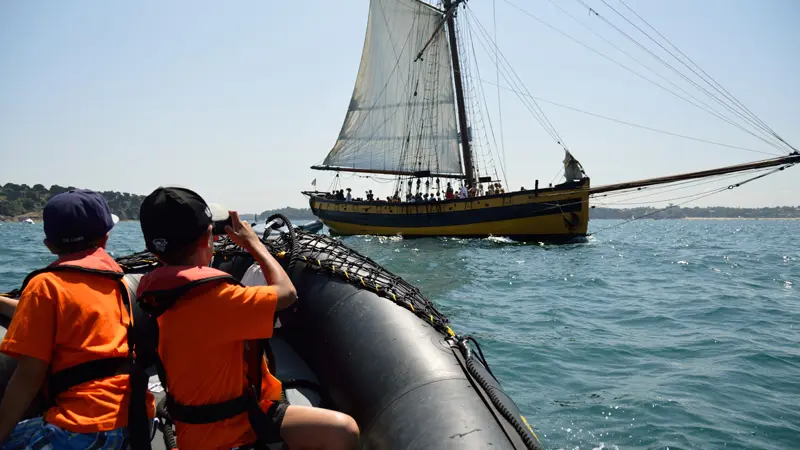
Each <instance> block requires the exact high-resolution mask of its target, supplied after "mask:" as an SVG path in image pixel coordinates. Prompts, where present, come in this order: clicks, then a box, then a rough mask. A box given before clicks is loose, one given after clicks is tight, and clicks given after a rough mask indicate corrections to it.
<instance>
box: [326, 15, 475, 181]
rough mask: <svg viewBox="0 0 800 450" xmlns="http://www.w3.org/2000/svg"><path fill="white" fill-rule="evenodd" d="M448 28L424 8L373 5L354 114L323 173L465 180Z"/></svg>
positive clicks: (351, 111) (352, 108)
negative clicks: (335, 171)
mask: <svg viewBox="0 0 800 450" xmlns="http://www.w3.org/2000/svg"><path fill="white" fill-rule="evenodd" d="M443 20H444V17H443V13H442V12H441V11H439V10H438V9H436V8H433V7H432V6H430V5H428V4H426V3H423V2H420V1H418V0H371V2H370V10H369V19H368V23H367V33H366V38H365V40H364V50H363V53H362V55H361V65H360V67H359V69H358V78H357V80H356V84H355V88H354V89H353V96H352V98H351V100H350V106H349V108H348V111H347V115H346V117H345V120H344V124H343V125H342V129H341V132H340V133H339V138H338V140H337V141H336V145H334V147H333V149H332V150H331V151H330V153H328V156H327V157H326V158H325V161H324V162H323V164H322V166H315V167H314V168H315V169H323V170H325V169H327V170H345V171H347V170H350V171H357V172H368V173H389V174H399V175H403V174H408V175H411V174H420V173H430V174H431V175H443V176H447V175H451V176H456V175H457V176H460V175H461V174H463V170H462V167H461V155H460V151H459V144H458V143H459V137H458V128H457V124H456V110H455V97H454V95H453V82H452V66H451V61H450V54H449V48H448V43H447V38H446V32H445V28H444V27H443V26H442V22H443ZM426 44H427V46H426ZM420 52H422V53H421V54H420Z"/></svg>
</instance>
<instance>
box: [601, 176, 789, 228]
mask: <svg viewBox="0 0 800 450" xmlns="http://www.w3.org/2000/svg"><path fill="white" fill-rule="evenodd" d="M793 165H794V164H787V165H785V166H781V167H778V168H775V169H772V170H770V171H768V172H766V173H762V174H760V175H756V176H754V177H752V178H748V179H747V180H744V181H741V182H739V183H735V184H731V185H728V186H727V187H725V186H723V187H721V188H715V189H712V190H710V191H706V192H701V193H699V194H697V195H696V196H694V198H691V199H689V200H686V201H685V202H681V203H678V204H676V205H669V206H667V207H665V208H661V209H659V210H656V211H652V212H649V213H647V214H643V215H641V216H639V217H634V218H632V219H628V220H625V221H623V222H620V223H617V224H614V225H611V226H608V227H605V228H601V229H599V230H597V231H595V232H593V233H588V234H587V236H594V235H595V234H597V233H600V232H603V231H607V230H611V229H614V228H618V227H621V226H622V225H626V224H628V223H630V222H633V221H635V220H640V219H644V218H647V217H650V216H653V215H656V214H658V213H660V212H663V211H666V210H669V209H672V208H676V207H679V206H682V205H685V204H687V203H690V202H693V201H695V200H700V199H703V198H706V197H709V196H711V195H714V194H719V193H720V192H725V191H727V190H733V189H736V188H737V187H740V186H743V185H745V184H747V183H750V182H752V181H755V180H758V179H760V178H764V177H766V176H767V175H772V174H774V173H777V172H780V171H782V170H784V169H787V168H789V167H792V166H793ZM684 198H686V197H684Z"/></svg>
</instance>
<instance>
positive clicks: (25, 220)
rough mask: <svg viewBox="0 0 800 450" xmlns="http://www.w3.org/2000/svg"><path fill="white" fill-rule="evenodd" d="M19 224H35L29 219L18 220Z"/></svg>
mask: <svg viewBox="0 0 800 450" xmlns="http://www.w3.org/2000/svg"><path fill="white" fill-rule="evenodd" d="M20 222H22V223H36V222H34V221H33V219H31V218H30V217H28V218H27V219H23V220H20Z"/></svg>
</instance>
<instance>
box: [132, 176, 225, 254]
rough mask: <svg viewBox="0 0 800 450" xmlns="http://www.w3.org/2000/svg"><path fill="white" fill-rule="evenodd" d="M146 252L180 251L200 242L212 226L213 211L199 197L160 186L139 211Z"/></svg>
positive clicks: (176, 188) (189, 192) (146, 198)
mask: <svg viewBox="0 0 800 450" xmlns="http://www.w3.org/2000/svg"><path fill="white" fill-rule="evenodd" d="M139 220H140V222H141V225H142V234H144V240H145V245H146V246H147V250H149V251H151V252H152V253H154V254H156V255H161V254H165V253H173V252H176V251H180V250H182V249H184V248H186V247H187V246H189V245H191V244H192V243H194V242H195V241H197V240H198V239H199V238H200V236H202V235H203V233H205V232H206V231H207V230H208V226H209V225H211V223H212V214H211V208H210V207H209V205H208V204H207V203H206V202H205V200H203V198H202V197H200V195H198V194H197V193H196V192H194V191H191V190H189V189H184V188H179V187H160V188H158V189H156V190H155V191H153V193H151V194H150V195H148V196H147V197H145V199H144V201H143V202H142V206H141V208H139Z"/></svg>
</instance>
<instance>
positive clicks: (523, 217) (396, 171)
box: [303, 0, 800, 241]
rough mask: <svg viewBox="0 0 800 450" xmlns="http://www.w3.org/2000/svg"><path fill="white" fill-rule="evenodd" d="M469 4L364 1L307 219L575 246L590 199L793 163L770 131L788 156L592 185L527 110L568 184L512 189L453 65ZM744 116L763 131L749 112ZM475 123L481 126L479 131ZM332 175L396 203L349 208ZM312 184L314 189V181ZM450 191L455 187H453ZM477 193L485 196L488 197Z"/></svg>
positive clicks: (340, 227)
mask: <svg viewBox="0 0 800 450" xmlns="http://www.w3.org/2000/svg"><path fill="white" fill-rule="evenodd" d="M465 3H466V2H465V1H464V0H442V1H441V2H439V4H440V6H439V5H433V4H429V3H426V2H422V1H419V0H371V2H370V10H369V18H368V21H367V31H366V38H365V41H364V47H363V51H362V55H361V64H360V67H359V70H358V77H357V79H356V83H355V88H354V89H353V95H352V98H351V100H350V104H349V107H348V110H347V114H346V116H345V119H344V124H343V125H342V128H341V131H340V133H339V136H338V139H337V141H336V144H335V145H334V146H333V149H332V150H330V152H329V153H328V155H327V156H326V158H325V160H324V161H323V162H322V164H319V165H315V166H312V167H311V168H312V169H315V170H328V171H335V172H337V175H336V177H337V178H336V179H335V181H334V185H333V188H334V192H332V193H331V192H321V191H318V190H315V191H304V192H303V194H304V195H306V196H307V197H308V198H309V204H310V207H311V211H312V213H313V214H314V215H315V216H317V217H318V218H319V219H320V220H322V222H323V223H324V224H325V225H327V226H328V228H330V230H331V232H333V233H335V234H339V235H358V234H373V235H388V236H392V235H397V234H400V235H403V236H455V237H487V236H490V235H492V236H505V237H510V238H513V239H519V240H548V241H557V240H570V239H572V238H576V237H582V236H586V234H587V226H588V222H589V209H590V206H589V198H590V196H601V195H602V196H604V195H607V193H609V192H614V191H628V192H631V191H636V190H640V189H643V188H645V187H648V186H655V185H660V184H667V183H677V182H681V181H686V180H695V179H700V178H706V177H718V176H722V175H725V174H730V173H736V172H748V171H754V170H758V169H765V168H769V167H778V168H777V169H775V170H776V171H777V170H782V169H784V168H787V167H789V166H791V165H794V164H796V163H798V162H800V153H798V152H797V150H796V149H795V148H794V147H792V146H791V145H789V144H788V143H786V142H785V141H784V140H783V139H782V138H780V136H778V135H777V134H775V133H774V132H772V134H773V135H774V136H771V137H770V138H775V139H777V140H778V141H779V144H780V145H781V148H782V149H788V151H789V154H788V155H786V156H781V157H777V158H772V159H767V160H761V161H755V162H751V163H747V164H739V165H735V166H727V167H721V168H717V169H712V170H704V171H698V172H692V173H684V174H677V175H671V176H664V177H658V178H650V179H645V180H638V181H631V182H626V183H617V184H612V185H606V186H597V187H590V185H589V177H588V176H587V175H586V173H585V172H584V169H583V167H582V166H581V164H580V163H579V162H578V160H577V159H576V158H575V157H573V155H572V154H571V152H570V150H569V149H568V148H567V146H566V145H565V144H563V142H562V140H561V139H560V136H559V135H558V133H557V132H555V129H554V128H553V125H552V124H551V123H550V121H549V120H547V118H546V117H545V116H544V112H543V111H542V110H541V109H540V108H539V110H538V111H533V110H532V111H531V112H532V113H534V112H535V113H534V117H536V118H537V120H538V121H539V123H540V124H542V126H543V127H544V128H545V130H546V131H548V133H549V134H550V135H551V136H552V137H553V139H554V141H555V142H556V145H557V146H558V147H559V148H560V149H562V150H563V151H564V154H565V157H564V161H563V165H564V167H563V172H562V173H563V174H564V180H563V182H562V183H561V184H556V185H552V184H549V185H547V186H542V187H541V188H540V187H539V181H538V180H536V182H535V187H534V189H525V188H522V189H520V190H519V191H514V192H511V191H510V189H508V187H509V186H507V185H506V184H505V183H504V182H503V180H502V179H501V177H500V176H499V175H498V171H497V170H496V169H495V167H494V165H493V163H492V160H491V159H488V158H487V157H486V156H485V155H484V153H486V152H485V149H482V148H481V146H480V145H478V144H479V143H480V138H479V136H477V135H478V133H479V132H480V131H478V130H479V129H480V128H481V127H482V125H481V124H482V122H481V121H480V120H476V117H472V116H476V115H477V114H478V113H477V112H476V104H475V99H471V98H470V94H474V92H470V89H473V88H474V87H475V85H476V84H478V83H480V81H481V80H480V79H478V80H476V79H472V78H474V76H473V77H471V76H470V73H471V72H470V70H469V64H463V62H462V61H460V60H459V56H461V57H464V56H469V54H468V52H466V53H467V54H466V55H465V54H464V52H463V47H464V42H465V39H464V38H461V37H460V36H459V32H463V30H464V28H465V24H464V23H461V24H460V27H456V20H457V16H458V15H459V14H464V13H469V12H470V10H469V9H468V8H467V9H463V10H459V7H461V6H464V5H465ZM590 12H594V11H592V10H590ZM459 22H461V21H460V20H459ZM468 22H472V20H469V21H468ZM469 26H472V25H469ZM466 42H467V43H469V41H468V40H467V41H466ZM489 47H490V48H492V47H491V45H490V46H489ZM460 51H462V53H461V55H459V53H460ZM462 69H464V70H462ZM504 70H506V69H504ZM504 76H505V75H504ZM465 92H466V98H465ZM725 92H726V93H727V91H725ZM728 96H729V97H730V95H729V94H728ZM520 98H521V97H520ZM527 102H528V106H529V109H536V108H538V105H537V104H536V103H535V100H531V99H528V100H527ZM731 102H733V103H734V106H732V108H738V109H743V110H744V111H746V113H744V112H742V113H741V114H748V113H749V114H752V113H750V111H749V110H746V109H744V107H743V106H741V107H740V105H741V103H739V104H738V105H737V104H735V102H738V101H735V99H734V100H731ZM531 104H532V105H535V106H536V108H533V107H532V106H531ZM738 109H737V112H738ZM468 116H470V117H468ZM746 118H747V119H749V120H751V121H752V122H753V123H756V124H758V125H759V126H760V125H762V124H763V122H760V121H759V120H757V118H756V119H751V118H750V116H749V115H748V116H746ZM471 124H477V128H478V129H476V130H475V133H473V129H472V126H471ZM764 127H766V125H764ZM770 131H771V130H770ZM473 134H476V136H473ZM473 139H475V142H473ZM487 147H488V145H487ZM473 149H475V151H474V150H473ZM482 155H483V156H482ZM339 172H345V173H347V172H350V173H355V174H356V175H359V174H360V175H359V176H362V177H368V178H373V179H374V180H375V181H377V182H381V181H382V182H383V183H391V184H390V186H392V188H391V192H390V194H392V195H390V196H389V197H388V198H387V197H384V198H381V197H380V196H378V197H375V196H373V194H372V191H371V190H370V191H368V192H367V196H366V199H365V200H362V199H359V198H353V199H352V201H348V200H349V197H350V195H351V193H350V192H349V191H350V190H349V189H348V194H347V197H348V199H346V198H345V196H344V195H343V191H341V190H338V189H337V188H338V186H337V185H338V183H339V178H338V177H339V175H338V173H339ZM499 173H502V171H501V172H499ZM381 176H383V180H381ZM448 181H449V182H448ZM742 184H744V183H742ZM312 185H314V186H316V179H314V182H313V183H312ZM451 185H452V190H450V189H448V187H449V186H451ZM461 186H464V187H466V188H470V190H472V189H474V190H475V192H474V194H475V195H472V194H470V195H469V196H467V198H459V190H460V188H461ZM735 186H738V184H737V185H732V187H730V189H732V188H733V187H735ZM484 187H487V188H489V189H486V190H485V191H484ZM448 191H450V192H453V191H454V193H455V195H454V196H453V195H451V194H450V193H448ZM484 194H486V195H484ZM445 196H447V197H449V198H448V199H445ZM353 197H355V196H353Z"/></svg>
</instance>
